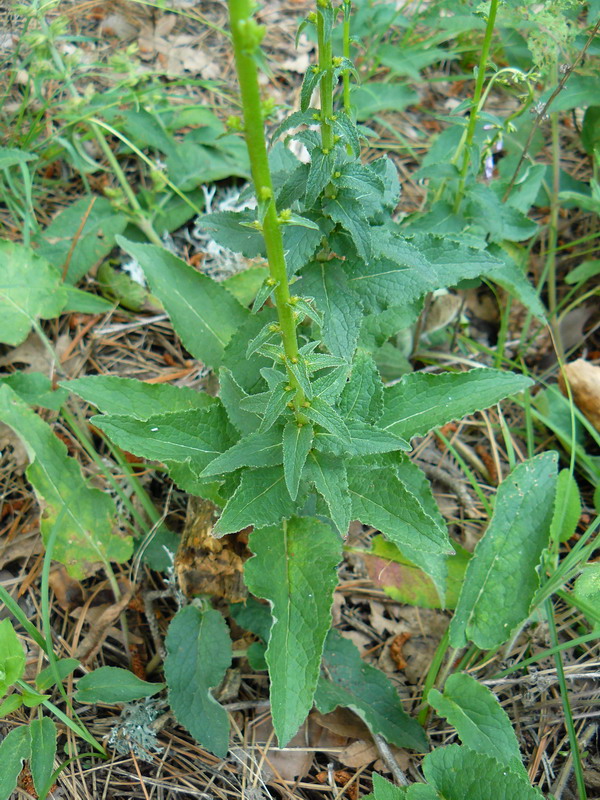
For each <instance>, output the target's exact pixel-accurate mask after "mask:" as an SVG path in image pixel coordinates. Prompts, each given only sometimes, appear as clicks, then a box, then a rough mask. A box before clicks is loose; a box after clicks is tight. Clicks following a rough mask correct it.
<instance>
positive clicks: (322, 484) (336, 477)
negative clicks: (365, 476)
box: [305, 450, 352, 536]
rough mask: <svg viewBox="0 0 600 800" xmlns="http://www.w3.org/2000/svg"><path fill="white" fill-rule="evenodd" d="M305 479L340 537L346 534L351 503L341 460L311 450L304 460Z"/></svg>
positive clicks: (345, 472)
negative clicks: (318, 497)
mask: <svg viewBox="0 0 600 800" xmlns="http://www.w3.org/2000/svg"><path fill="white" fill-rule="evenodd" d="M305 477H306V479H307V480H309V481H311V482H312V483H314V485H315V489H316V490H317V491H318V492H319V494H320V495H321V496H322V497H323V499H324V500H325V502H326V503H327V507H328V508H329V514H330V516H331V520H332V522H333V524H334V525H335V526H336V528H337V529H338V531H339V533H340V535H341V536H345V535H346V534H347V533H348V528H349V526H350V521H351V516H352V502H351V500H350V494H349V493H348V474H347V471H346V465H345V463H344V461H343V460H342V459H341V458H336V457H335V456H332V455H330V454H329V453H319V452H317V451H315V450H312V451H311V452H310V453H309V454H308V458H307V460H306V470H305Z"/></svg>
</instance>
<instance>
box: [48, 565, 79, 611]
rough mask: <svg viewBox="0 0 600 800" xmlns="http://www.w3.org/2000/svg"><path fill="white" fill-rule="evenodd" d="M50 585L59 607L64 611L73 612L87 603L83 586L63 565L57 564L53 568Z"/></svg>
mask: <svg viewBox="0 0 600 800" xmlns="http://www.w3.org/2000/svg"><path fill="white" fill-rule="evenodd" d="M49 583H50V588H51V589H52V591H53V592H54V597H55V598H56V601H57V603H58V605H59V606H60V607H61V608H62V609H63V610H64V611H72V610H73V609H74V608H77V607H78V606H81V605H83V603H84V602H85V590H84V588H83V586H82V585H81V583H79V581H76V580H75V578H72V577H71V576H70V575H69V573H68V572H67V570H66V569H65V567H63V565H62V564H55V565H54V566H53V567H52V569H51V571H50V578H49Z"/></svg>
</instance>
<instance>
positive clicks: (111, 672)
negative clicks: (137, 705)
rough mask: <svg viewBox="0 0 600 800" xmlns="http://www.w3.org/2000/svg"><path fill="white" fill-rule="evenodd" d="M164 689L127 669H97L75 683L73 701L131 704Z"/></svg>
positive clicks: (162, 686) (160, 685) (160, 684)
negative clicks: (75, 689) (75, 688)
mask: <svg viewBox="0 0 600 800" xmlns="http://www.w3.org/2000/svg"><path fill="white" fill-rule="evenodd" d="M164 688H165V684H164V683H149V682H148V681H144V680H142V679H141V678H138V676H137V675H134V673H133V672H131V671H130V670H128V669H121V667H98V669H95V670H93V671H92V672H88V673H87V675H84V676H83V678H80V679H79V680H78V681H77V692H76V694H75V699H76V700H77V701H78V702H79V703H131V702H132V700H139V699H140V698H142V697H152V695H153V694H157V693H158V692H160V691H161V690H162V689H164Z"/></svg>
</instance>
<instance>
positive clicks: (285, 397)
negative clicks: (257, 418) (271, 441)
mask: <svg viewBox="0 0 600 800" xmlns="http://www.w3.org/2000/svg"><path fill="white" fill-rule="evenodd" d="M287 385H288V383H287V381H282V382H281V383H278V384H276V385H275V386H274V387H273V389H272V390H271V392H270V393H269V396H268V400H267V405H266V407H265V410H264V412H263V418H262V421H261V423H260V427H259V429H258V430H259V431H260V432H261V433H266V431H268V430H269V428H271V427H272V426H273V425H274V424H275V423H276V422H277V420H278V419H279V417H280V416H281V415H282V414H283V412H284V411H285V409H286V408H287V404H288V403H289V402H290V397H291V393H290V392H288V391H287V389H286V386H287Z"/></svg>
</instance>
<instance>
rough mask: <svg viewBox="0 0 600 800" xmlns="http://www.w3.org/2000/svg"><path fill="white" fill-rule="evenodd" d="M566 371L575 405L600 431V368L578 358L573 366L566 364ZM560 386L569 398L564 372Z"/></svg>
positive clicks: (559, 381) (559, 379)
mask: <svg viewBox="0 0 600 800" xmlns="http://www.w3.org/2000/svg"><path fill="white" fill-rule="evenodd" d="M564 371H565V374H566V378H567V380H568V382H569V386H570V387H571V392H572V394H573V400H574V402H575V405H576V406H577V408H578V409H579V410H580V411H581V412H582V413H583V414H585V416H586V417H587V418H588V419H589V421H590V422H591V423H592V425H593V426H594V428H596V430H597V431H600V367H598V366H596V365H595V364H590V363H589V361H585V360H584V359H583V358H578V359H577V361H573V362H572V363H571V364H565V367H564ZM558 385H559V387H560V390H561V392H562V393H563V394H564V395H565V396H568V395H567V388H566V386H565V376H564V375H563V373H562V372H561V373H560V374H559V376H558Z"/></svg>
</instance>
